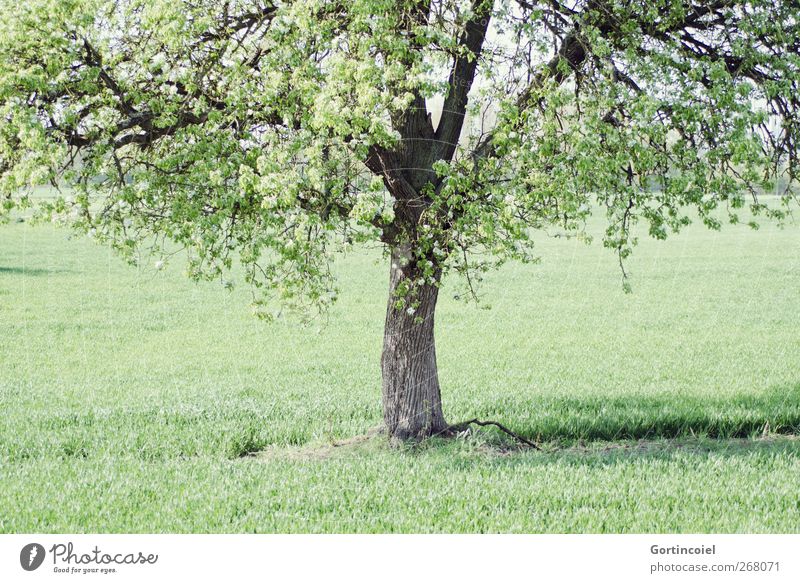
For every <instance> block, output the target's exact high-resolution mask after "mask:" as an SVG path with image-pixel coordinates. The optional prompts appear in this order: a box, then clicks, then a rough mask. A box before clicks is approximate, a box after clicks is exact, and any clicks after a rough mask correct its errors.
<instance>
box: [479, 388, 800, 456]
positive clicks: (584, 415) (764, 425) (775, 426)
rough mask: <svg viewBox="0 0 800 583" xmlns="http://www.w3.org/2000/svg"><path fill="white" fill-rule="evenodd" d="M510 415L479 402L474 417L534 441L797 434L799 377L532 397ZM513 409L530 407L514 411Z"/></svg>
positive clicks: (798, 429)
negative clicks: (737, 390)
mask: <svg viewBox="0 0 800 583" xmlns="http://www.w3.org/2000/svg"><path fill="white" fill-rule="evenodd" d="M515 409H516V412H515V414H514V415H513V416H506V417H505V418H504V415H503V408H502V407H491V408H490V407H485V408H484V410H482V411H478V412H477V415H475V416H476V417H479V418H481V419H492V420H496V421H500V422H501V423H504V424H505V425H507V426H508V427H509V428H510V429H512V430H513V431H515V432H516V433H519V434H520V435H522V436H523V437H526V438H527V439H530V440H533V441H537V442H542V441H544V442H549V441H554V442H567V443H574V442H581V441H584V442H592V441H629V440H654V439H675V438H680V437H698V436H699V437H708V438H715V439H736V438H750V437H754V436H757V435H761V434H782V435H800V383H796V384H791V385H784V386H780V387H775V388H773V389H771V390H769V391H766V392H762V393H759V394H739V395H735V396H730V397H718V398H708V397H693V396H691V395H686V394H682V395H657V396H636V397H630V396H628V397H608V398H604V397H600V396H587V397H584V398H581V397H569V398H563V397H561V398H559V397H553V398H546V397H545V398H541V397H532V398H530V400H529V401H528V402H527V403H517V404H516V407H515ZM519 411H531V414H530V415H525V416H523V415H520V414H519Z"/></svg>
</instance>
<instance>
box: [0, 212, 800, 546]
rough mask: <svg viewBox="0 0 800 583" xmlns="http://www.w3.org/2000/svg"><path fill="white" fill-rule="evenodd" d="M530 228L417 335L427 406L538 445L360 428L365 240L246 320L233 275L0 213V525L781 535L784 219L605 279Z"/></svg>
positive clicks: (602, 267)
mask: <svg viewBox="0 0 800 583" xmlns="http://www.w3.org/2000/svg"><path fill="white" fill-rule="evenodd" d="M590 229H591V230H594V231H595V233H597V232H598V231H599V229H600V223H599V222H597V223H593V224H592V225H591V226H590ZM536 240H537V242H538V245H539V254H540V255H541V258H542V262H541V263H540V264H538V265H507V266H504V267H503V268H502V269H501V270H500V271H499V272H497V273H493V274H490V275H488V276H487V278H486V280H485V282H484V283H483V285H482V287H481V290H482V294H483V304H482V305H481V306H478V307H476V306H474V305H465V304H464V302H463V301H458V300H456V299H455V298H454V297H453V296H454V295H455V293H456V291H455V290H456V287H455V286H454V285H453V282H448V283H447V284H446V285H445V287H444V289H443V291H442V293H441V295H440V298H441V300H440V305H439V310H438V312H437V352H438V356H439V374H440V381H441V384H442V390H443V398H444V404H445V413H446V415H447V417H448V419H449V420H450V421H451V422H457V421H462V420H465V419H468V418H472V417H480V418H487V419H494V420H497V421H501V422H502V423H504V424H505V425H507V426H508V427H510V428H512V429H513V430H514V431H516V432H518V433H520V434H522V435H525V436H527V437H529V438H531V439H535V440H537V441H538V442H541V443H542V447H543V450H544V451H541V452H539V451H532V450H526V449H522V448H518V447H516V446H515V445H514V444H513V443H512V442H510V441H508V440H506V439H504V438H503V437H502V436H500V435H499V434H497V433H496V432H494V431H493V430H481V431H479V432H477V433H476V434H474V435H471V436H468V437H465V438H463V439H454V440H436V439H434V440H430V441H427V442H425V443H422V444H420V445H417V446H406V447H390V446H389V445H388V444H387V443H386V441H385V440H384V439H383V438H381V437H380V436H374V435H373V434H372V433H371V432H373V431H374V429H375V428H376V427H377V426H378V425H379V424H380V421H381V410H380V370H379V357H380V346H381V341H382V325H383V317H384V310H385V302H386V293H387V285H388V282H387V280H388V273H387V271H388V269H387V265H386V264H385V263H386V261H385V260H384V259H383V258H382V257H381V253H380V251H379V250H375V249H361V250H358V251H356V252H354V253H352V254H350V255H348V256H346V257H345V258H343V259H342V260H341V261H339V262H338V263H337V264H336V266H335V269H336V272H337V274H338V277H339V280H340V283H341V293H340V295H339V298H340V299H339V301H338V302H337V303H336V305H335V306H334V308H333V309H332V311H331V312H330V313H329V314H328V316H327V317H326V318H324V319H318V320H315V321H313V322H312V323H311V324H310V325H303V324H302V323H301V322H299V321H298V320H297V319H296V318H293V317H281V318H278V319H277V320H276V321H275V322H273V323H264V322H261V321H259V320H257V319H255V318H254V317H253V316H252V315H251V313H250V310H249V309H248V305H249V302H250V292H249V290H248V289H247V288H246V287H245V286H244V285H243V284H242V282H241V277H237V274H236V273H234V274H233V275H232V276H231V279H232V280H233V281H234V283H235V284H236V285H234V287H233V289H232V290H231V289H226V288H225V287H224V286H222V285H220V284H219V283H199V284H196V283H193V282H191V281H189V280H187V279H186V278H185V277H184V276H183V275H182V270H183V267H184V265H183V263H182V261H181V260H180V258H176V259H175V260H173V261H172V262H170V263H169V264H168V265H167V267H166V269H164V270H161V271H157V270H155V269H154V268H153V266H152V262H151V263H149V264H147V265H142V266H141V267H139V268H134V267H131V266H128V265H126V264H124V263H123V262H122V261H121V260H120V259H119V258H118V257H117V256H115V255H114V254H113V253H112V252H110V251H109V250H108V249H106V248H104V247H101V246H98V245H97V244H95V243H93V242H92V241H90V240H88V239H87V238H83V237H71V236H70V232H69V231H67V230H64V229H61V228H56V227H54V226H51V225H42V226H33V225H31V224H29V222H28V221H25V222H22V223H14V222H12V223H11V224H9V225H5V226H2V227H0V532H4V533H8V532H351V531H356V532H646V531H654V532H798V531H800V439H799V438H798V437H797V436H798V435H800V310H799V309H798V307H800V285H798V284H799V283H800V229H799V228H798V226H797V225H790V226H788V227H787V228H784V229H780V228H778V227H776V226H774V225H765V226H763V227H762V228H761V229H760V230H759V231H757V232H754V231H751V230H749V229H747V228H746V227H727V228H724V229H723V230H722V231H721V232H714V231H708V230H706V229H704V228H702V227H691V228H690V229H688V230H687V231H686V232H685V233H683V234H681V235H679V236H676V237H673V238H671V239H669V240H667V241H666V242H655V241H648V240H643V241H642V244H641V245H640V246H639V247H638V248H637V249H636V252H635V253H634V256H633V257H632V259H631V260H630V264H629V269H630V271H631V273H632V280H631V283H632V285H633V290H634V291H633V293H632V294H625V293H623V291H622V287H621V283H620V271H619V267H618V266H617V260H616V257H615V256H614V255H613V254H612V253H611V252H609V251H608V250H606V249H603V248H602V246H601V245H599V244H597V243H595V244H592V245H590V246H587V245H585V244H584V243H581V242H579V241H576V240H574V239H573V240H566V239H558V238H548V237H546V236H544V235H538V236H537V239H536ZM371 435H373V436H372V437H370V436H371Z"/></svg>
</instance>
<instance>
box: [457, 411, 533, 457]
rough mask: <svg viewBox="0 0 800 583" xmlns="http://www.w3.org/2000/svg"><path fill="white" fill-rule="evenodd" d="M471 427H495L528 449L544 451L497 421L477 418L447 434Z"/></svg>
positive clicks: (460, 424) (465, 422)
mask: <svg viewBox="0 0 800 583" xmlns="http://www.w3.org/2000/svg"><path fill="white" fill-rule="evenodd" d="M470 425H479V426H480V427H486V426H487V425H493V426H494V427H497V428H498V429H499V430H500V431H502V432H503V433H505V434H507V435H510V436H511V437H513V438H514V439H516V440H517V441H519V442H520V443H524V444H525V445H527V446H528V447H532V448H533V449H536V450H539V451H542V448H541V447H539V446H538V445H536V444H535V443H533V442H532V441H530V440H528V439H525V438H524V437H522V436H521V435H519V434H518V433H514V432H513V431H511V430H510V429H509V428H508V427H506V426H505V425H503V424H502V423H498V422H497V421H481V420H480V419H477V418H476V419H470V420H469V421H464V422H462V423H456V424H454V425H451V426H450V427H448V428H447V433H450V434H453V433H460V432H462V431H466V430H467V429H468V428H469V426H470Z"/></svg>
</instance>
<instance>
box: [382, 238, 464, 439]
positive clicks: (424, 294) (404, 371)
mask: <svg viewBox="0 0 800 583" xmlns="http://www.w3.org/2000/svg"><path fill="white" fill-rule="evenodd" d="M410 259H411V254H410V253H409V249H408V247H407V246H399V247H396V248H394V249H392V263H391V271H390V276H389V303H388V306H387V308H386V327H385V329H384V336H383V355H382V356H381V371H382V375H383V419H384V423H385V425H386V430H387V432H388V434H389V436H390V437H391V438H392V439H395V440H406V439H419V438H423V437H428V436H431V435H436V434H438V433H441V432H443V431H445V430H446V429H447V427H448V425H447V423H446V422H445V420H444V415H443V413H442V397H441V393H440V392H439V377H438V373H437V369H436V348H435V346H434V340H433V327H434V321H433V317H434V311H435V310H436V298H437V296H438V294H439V288H438V287H437V285H436V284H438V279H439V272H437V274H436V277H435V279H436V284H434V283H426V284H423V285H421V286H420V285H416V286H414V287H413V289H412V291H411V292H410V293H408V294H407V295H403V293H402V292H401V293H400V294H398V290H402V289H403V288H404V286H406V285H408V283H409V282H411V281H418V280H419V277H420V276H419V274H418V273H416V271H417V270H416V267H415V266H414V265H413V262H412V261H410ZM398 300H401V301H402V302H403V305H402V307H400V306H398Z"/></svg>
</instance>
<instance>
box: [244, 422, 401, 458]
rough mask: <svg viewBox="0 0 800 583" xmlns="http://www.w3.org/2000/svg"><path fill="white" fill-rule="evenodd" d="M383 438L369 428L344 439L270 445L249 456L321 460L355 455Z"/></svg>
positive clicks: (376, 431)
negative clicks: (362, 433)
mask: <svg viewBox="0 0 800 583" xmlns="http://www.w3.org/2000/svg"><path fill="white" fill-rule="evenodd" d="M384 441H385V440H384V438H383V436H382V435H381V432H380V429H378V428H376V429H371V430H369V431H368V432H367V433H365V434H364V435H356V436H354V437H348V438H346V439H336V440H331V441H327V442H315V443H308V444H304V445H298V446H280V445H274V446H270V447H268V448H267V449H265V450H262V451H259V452H257V453H254V454H253V455H252V456H251V457H252V458H256V459H258V460H262V461H270V460H279V459H280V460H295V461H315V460H317V461H322V460H328V459H332V458H340V457H349V456H356V455H360V454H363V453H365V452H366V451H368V450H371V449H375V447H377V446H378V444H379V443H381V444H382V443H383V442H384Z"/></svg>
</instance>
